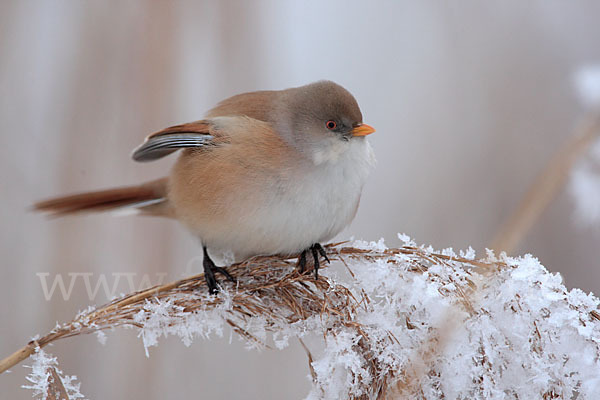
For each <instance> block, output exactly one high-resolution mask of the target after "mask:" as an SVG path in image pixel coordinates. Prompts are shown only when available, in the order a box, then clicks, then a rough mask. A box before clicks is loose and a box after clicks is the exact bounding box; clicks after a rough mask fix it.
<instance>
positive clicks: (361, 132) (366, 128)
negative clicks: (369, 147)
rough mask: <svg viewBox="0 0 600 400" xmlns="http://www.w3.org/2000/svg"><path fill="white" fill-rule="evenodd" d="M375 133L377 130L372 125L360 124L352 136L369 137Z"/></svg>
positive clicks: (353, 130)
mask: <svg viewBox="0 0 600 400" xmlns="http://www.w3.org/2000/svg"><path fill="white" fill-rule="evenodd" d="M373 132H375V128H373V127H372V126H371V125H367V124H360V125H358V126H357V127H356V128H354V129H352V136H367V135H370V134H371V133H373Z"/></svg>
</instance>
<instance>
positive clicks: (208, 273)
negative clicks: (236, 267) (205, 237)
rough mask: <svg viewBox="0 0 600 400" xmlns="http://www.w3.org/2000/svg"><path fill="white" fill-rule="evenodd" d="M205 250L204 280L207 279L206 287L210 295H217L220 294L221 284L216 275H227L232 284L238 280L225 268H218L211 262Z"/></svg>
mask: <svg viewBox="0 0 600 400" xmlns="http://www.w3.org/2000/svg"><path fill="white" fill-rule="evenodd" d="M203 250H204V260H203V261H202V264H203V265H204V279H206V285H207V286H208V292H209V293H210V294H217V293H218V292H219V282H218V281H217V278H215V274H216V273H217V272H218V273H220V274H222V275H225V277H226V278H227V279H228V280H230V281H231V282H234V283H235V282H236V280H235V278H234V277H233V276H231V274H230V273H229V272H227V270H226V269H225V268H222V267H218V266H216V265H215V263H214V262H213V260H211V258H210V257H209V256H208V252H207V250H206V247H204V248H203Z"/></svg>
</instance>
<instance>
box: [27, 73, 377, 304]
mask: <svg viewBox="0 0 600 400" xmlns="http://www.w3.org/2000/svg"><path fill="white" fill-rule="evenodd" d="M373 131H374V129H372V128H371V127H369V126H368V125H365V124H363V123H362V115H361V113H360V109H359V107H358V104H357V103H356V100H355V99H354V97H353V96H352V95H351V94H350V93H349V92H348V91H346V90H345V89H344V88H342V87H341V86H339V85H337V84H335V83H333V82H327V81H325V82H317V83H313V84H310V85H306V86H301V87H298V88H291V89H286V90H282V91H262V92H252V93H245V94H241V95H237V96H233V97H231V98H229V99H226V100H224V101H222V102H221V103H219V104H218V105H217V106H216V107H215V108H213V109H212V110H210V111H209V112H208V113H207V115H206V118H205V119H203V120H200V121H196V122H191V123H187V124H182V125H177V126H173V127H170V128H167V129H164V130H162V131H159V132H156V133H154V134H152V135H150V136H148V137H147V138H146V141H145V142H144V143H143V144H142V145H140V146H139V147H138V148H137V149H136V150H135V151H134V153H133V158H134V159H135V160H136V161H152V160H154V159H157V158H161V157H164V156H166V155H168V154H170V153H172V152H174V151H177V150H182V152H181V154H180V156H179V159H178V160H177V162H176V163H175V165H174V167H173V169H172V171H171V173H170V175H169V177H168V178H163V179H161V180H158V181H153V182H149V183H147V184H143V185H139V186H132V187H125V188H117V189H111V190H107V191H100V192H92V193H84V194H79V195H74V196H67V197H62V198H58V199H53V200H48V201H43V202H40V203H37V204H36V205H35V207H36V209H38V210H41V211H46V212H50V213H53V214H59V215H64V214H69V213H74V212H87V211H103V210H107V209H117V208H119V209H120V208H123V207H127V206H128V207H134V208H135V209H137V210H139V211H140V212H141V213H143V214H149V215H162V216H169V217H173V218H176V219H177V220H179V221H180V222H182V223H183V224H184V225H185V226H186V227H187V228H188V229H189V230H190V231H191V232H192V233H193V234H195V235H196V236H198V237H199V238H200V239H201V241H202V243H203V246H205V248H206V247H208V248H209V249H211V251H212V252H213V253H221V254H222V253H226V252H231V253H233V255H234V256H235V258H237V259H242V258H246V257H248V256H251V255H256V254H274V253H287V254H290V253H295V252H299V251H303V250H304V253H306V251H308V250H309V249H310V251H312V254H313V256H314V257H315V271H316V268H317V267H318V254H317V253H318V252H319V251H320V250H321V248H320V246H318V243H319V242H321V241H325V240H329V239H331V238H332V237H333V236H334V235H336V234H337V233H338V232H339V231H341V229H343V228H344V227H345V226H346V225H348V223H350V221H351V220H352V219H353V217H354V215H355V213H356V209H357V207H358V203H359V199H360V192H361V189H362V186H363V184H364V182H365V180H366V177H367V175H368V173H369V171H370V169H371V168H372V165H373V163H374V158H373V155H372V151H371V148H370V146H369V144H368V142H367V141H366V140H365V138H364V136H365V135H368V134H369V133H371V132H373ZM304 253H303V254H304ZM205 256H206V257H205V259H206V260H208V261H205V271H206V275H207V281H208V283H209V287H210V288H211V292H216V290H217V289H216V288H217V286H216V281H215V280H214V272H223V273H226V272H225V271H224V270H219V269H218V267H215V266H214V264H212V261H211V260H210V259H209V257H208V255H207V254H206V249H205ZM207 262H208V263H209V264H208V265H207ZM211 264H212V265H211ZM210 275H212V277H211V276H210ZM211 280H212V281H211Z"/></svg>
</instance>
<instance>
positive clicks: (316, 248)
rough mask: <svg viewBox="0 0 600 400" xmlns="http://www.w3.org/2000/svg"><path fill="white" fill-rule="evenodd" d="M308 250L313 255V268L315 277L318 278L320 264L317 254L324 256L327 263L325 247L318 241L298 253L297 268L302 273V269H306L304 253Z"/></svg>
mask: <svg viewBox="0 0 600 400" xmlns="http://www.w3.org/2000/svg"><path fill="white" fill-rule="evenodd" d="M309 251H310V252H311V254H312V256H313V261H314V268H313V270H314V271H315V279H319V267H320V266H321V264H320V263H319V256H321V257H323V258H325V260H326V261H327V262H328V263H330V261H329V258H328V257H327V253H326V252H325V249H324V248H323V246H321V244H320V243H315V244H313V245H312V246H310V247H309V248H308V249H305V250H303V251H302V253H300V256H299V257H298V268H299V269H300V273H301V274H303V273H304V270H305V269H306V254H307V253H308V252H309Z"/></svg>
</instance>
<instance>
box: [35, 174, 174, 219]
mask: <svg viewBox="0 0 600 400" xmlns="http://www.w3.org/2000/svg"><path fill="white" fill-rule="evenodd" d="M166 196H167V178H163V179H159V180H156V181H152V182H148V183H144V184H142V185H139V186H127V187H120V188H115V189H108V190H101V191H97V192H88V193H80V194H74V195H71V196H65V197H57V198H54V199H49V200H44V201H40V202H39V203H36V204H34V206H33V208H34V209H35V210H36V211H42V212H47V213H50V214H51V215H54V216H62V215H67V214H73V213H83V212H99V211H109V210H116V209H121V208H125V207H130V208H132V209H134V210H135V209H137V210H139V211H140V212H141V213H142V214H150V215H165V216H167V215H168V204H167V198H166Z"/></svg>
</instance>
